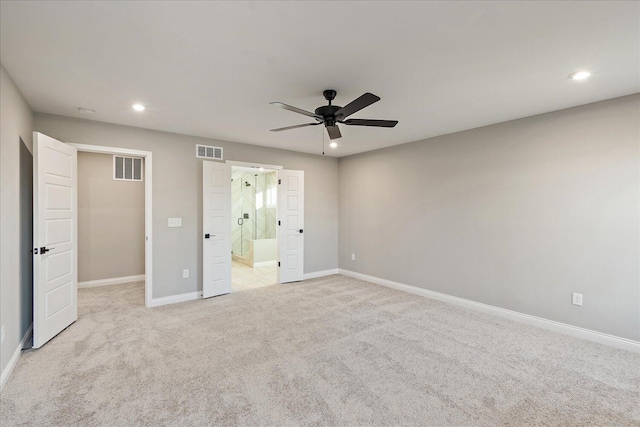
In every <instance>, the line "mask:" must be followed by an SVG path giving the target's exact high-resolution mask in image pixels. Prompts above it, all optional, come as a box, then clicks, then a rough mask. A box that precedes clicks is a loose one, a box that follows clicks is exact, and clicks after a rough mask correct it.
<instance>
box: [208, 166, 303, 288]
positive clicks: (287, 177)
mask: <svg viewBox="0 0 640 427" xmlns="http://www.w3.org/2000/svg"><path fill="white" fill-rule="evenodd" d="M232 167H240V168H248V171H250V172H252V175H251V176H249V178H248V179H247V180H241V179H239V180H238V182H240V184H238V182H236V185H237V186H238V185H240V187H239V188H237V189H236V191H242V189H244V188H246V187H251V185H252V182H251V180H252V179H253V180H254V185H255V186H256V187H257V184H256V182H255V179H256V177H255V174H256V173H257V172H258V171H259V172H263V171H266V172H270V170H272V171H276V173H277V175H276V176H277V179H278V185H277V189H276V190H275V192H273V190H272V196H271V197H275V199H276V219H277V226H276V262H277V265H276V266H275V267H276V280H275V283H290V282H297V281H301V280H303V279H304V234H303V233H304V171H299V170H286V169H283V168H282V166H275V165H264V164H262V165H261V164H253V163H247V162H238V161H229V160H227V161H226V162H224V163H223V162H211V161H204V162H203V163H202V231H203V235H202V238H203V240H202V297H203V298H210V297H215V296H219V295H225V294H228V293H230V292H232V291H233V289H232V268H233V267H232V264H233V256H234V255H236V262H241V261H244V262H245V265H247V264H246V262H247V258H249V259H250V258H251V256H250V255H249V253H250V251H251V247H250V246H247V252H244V249H243V247H242V246H238V244H236V251H237V252H239V253H235V254H234V253H233V245H232V234H233V228H234V227H235V229H236V233H237V234H238V233H241V236H240V237H241V238H240V245H242V241H243V240H248V237H251V240H252V241H254V245H255V242H258V244H259V243H260V239H257V240H256V239H255V238H254V237H255V234H256V232H255V229H253V230H247V231H245V230H244V229H243V228H242V226H243V225H244V224H245V221H251V220H252V219H256V218H258V215H256V214H255V206H254V205H253V204H254V203H255V204H256V205H257V204H259V203H262V204H263V206H264V204H265V203H269V202H267V201H266V200H267V193H266V192H265V191H263V192H262V196H261V198H260V200H259V201H258V200H256V198H255V197H256V194H257V193H259V192H254V191H248V192H247V195H249V196H251V197H252V200H249V201H248V202H247V203H248V206H249V207H250V209H249V212H245V211H244V210H242V209H241V211H240V213H238V211H236V213H235V215H233V212H232V210H233V209H232V198H231V192H232ZM245 170H246V169H245ZM263 190H264V189H263ZM269 200H270V201H271V202H270V203H272V199H271V198H270V199H269ZM252 212H253V213H252ZM245 213H246V214H247V215H248V217H247V218H245ZM252 215H253V217H252ZM265 227H266V225H265ZM256 228H257V227H256ZM245 234H246V236H247V238H245ZM264 240H266V239H264ZM246 244H247V245H250V242H248V243H246ZM254 249H255V246H254ZM256 262H257V263H260V262H264V263H267V264H270V263H272V262H273V260H272V259H269V258H267V259H266V260H262V261H261V260H256V259H255V258H254V259H253V263H252V265H251V266H249V267H250V268H252V269H253V268H254V267H255V263H256ZM238 267H241V266H238ZM250 271H255V270H250ZM236 275H237V274H236ZM253 280H254V281H255V279H253Z"/></svg>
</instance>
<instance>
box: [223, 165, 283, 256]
mask: <svg viewBox="0 0 640 427" xmlns="http://www.w3.org/2000/svg"><path fill="white" fill-rule="evenodd" d="M231 178H232V180H233V181H232V184H231V206H232V207H231V221H232V226H231V229H232V243H231V249H232V251H233V254H234V255H247V254H248V253H249V242H250V241H251V240H254V239H275V238H276V203H277V198H276V191H277V185H278V177H277V172H275V171H273V172H268V173H260V172H253V171H245V170H242V169H235V168H234V169H233V170H232V173H231ZM247 184H249V185H247ZM244 214H248V215H249V218H243V215H244ZM238 218H243V221H244V223H243V225H238Z"/></svg>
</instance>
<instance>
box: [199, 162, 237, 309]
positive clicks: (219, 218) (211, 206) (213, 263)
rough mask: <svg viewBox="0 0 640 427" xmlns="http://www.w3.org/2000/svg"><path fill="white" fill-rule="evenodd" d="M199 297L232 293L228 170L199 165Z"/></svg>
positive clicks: (214, 164) (210, 164) (215, 164)
mask: <svg viewBox="0 0 640 427" xmlns="http://www.w3.org/2000/svg"><path fill="white" fill-rule="evenodd" d="M202 191H203V195H202V208H203V215H202V219H203V220H202V231H203V233H204V236H203V240H202V241H203V243H202V297H203V298H209V297H215V296H217V295H223V294H228V293H229V292H231V166H230V165H228V164H226V163H218V162H203V163H202Z"/></svg>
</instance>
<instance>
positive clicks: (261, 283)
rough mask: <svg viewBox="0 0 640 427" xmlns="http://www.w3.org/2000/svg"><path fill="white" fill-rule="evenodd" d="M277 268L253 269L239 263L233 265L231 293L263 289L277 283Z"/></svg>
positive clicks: (235, 262) (234, 262)
mask: <svg viewBox="0 0 640 427" xmlns="http://www.w3.org/2000/svg"><path fill="white" fill-rule="evenodd" d="M276 268H277V267H276V266H275V265H273V266H268V267H256V268H251V267H249V266H248V265H246V264H243V263H241V262H238V261H233V262H232V263H231V292H238V291H246V290H248V289H256V288H262V287H265V286H271V285H275V284H276V283H277V272H276Z"/></svg>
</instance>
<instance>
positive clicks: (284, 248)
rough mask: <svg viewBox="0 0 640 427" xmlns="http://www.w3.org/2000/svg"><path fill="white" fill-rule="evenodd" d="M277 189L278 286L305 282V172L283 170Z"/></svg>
mask: <svg viewBox="0 0 640 427" xmlns="http://www.w3.org/2000/svg"><path fill="white" fill-rule="evenodd" d="M278 182H279V183H280V185H279V186H278V229H277V230H278V283H288V282H296V281H299V280H302V279H303V278H304V171H293V170H281V171H280V173H279V180H278Z"/></svg>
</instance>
